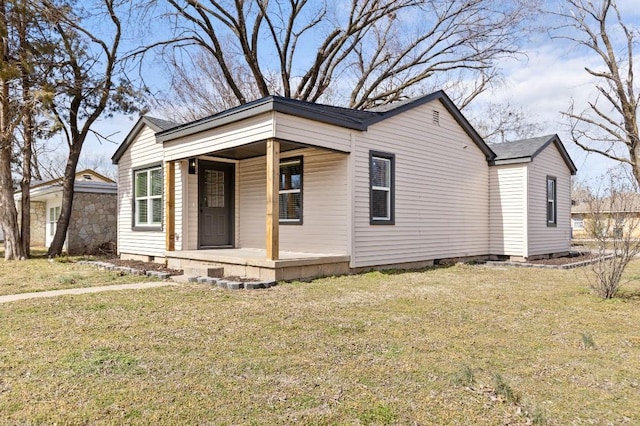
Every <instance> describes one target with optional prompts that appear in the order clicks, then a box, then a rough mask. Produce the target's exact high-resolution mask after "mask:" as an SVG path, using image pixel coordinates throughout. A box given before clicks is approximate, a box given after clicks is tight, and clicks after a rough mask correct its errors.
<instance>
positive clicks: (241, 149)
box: [210, 140, 326, 160]
mask: <svg viewBox="0 0 640 426" xmlns="http://www.w3.org/2000/svg"><path fill="white" fill-rule="evenodd" d="M310 146H311V145H307V144H302V143H299V142H290V141H284V140H280V152H286V151H293V150H294V149H300V148H307V147H310ZM323 149H326V148H323ZM210 155H212V156H215V157H221V158H228V159H230V160H245V159H247V158H253V157H264V156H265V155H267V142H266V141H264V140H262V141H257V142H251V143H248V144H245V145H240V146H235V147H232V148H226V149H221V150H219V151H213V152H211V154H210Z"/></svg>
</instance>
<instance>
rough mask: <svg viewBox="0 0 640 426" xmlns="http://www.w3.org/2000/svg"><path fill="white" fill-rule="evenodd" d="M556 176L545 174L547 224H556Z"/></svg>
mask: <svg viewBox="0 0 640 426" xmlns="http://www.w3.org/2000/svg"><path fill="white" fill-rule="evenodd" d="M556 192H557V188H556V178H555V177H553V176H547V226H556V224H557V217H556V216H557V206H556V204H557V202H556V201H557V196H556Z"/></svg>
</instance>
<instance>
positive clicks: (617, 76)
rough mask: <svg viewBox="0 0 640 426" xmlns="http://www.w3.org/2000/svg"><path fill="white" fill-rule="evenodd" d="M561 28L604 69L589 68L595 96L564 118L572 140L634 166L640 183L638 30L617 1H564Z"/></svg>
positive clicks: (560, 35) (558, 35)
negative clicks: (636, 78) (637, 83)
mask: <svg viewBox="0 0 640 426" xmlns="http://www.w3.org/2000/svg"><path fill="white" fill-rule="evenodd" d="M554 14H555V15H556V16H558V17H559V18H561V20H562V21H563V24H562V25H561V26H560V27H559V28H556V29H555V32H554V33H553V36H554V37H556V38H561V39H567V40H570V41H571V42H573V43H575V44H576V45H577V46H580V47H582V48H584V49H586V51H588V52H590V53H592V54H593V55H594V57H595V58H597V59H598V61H599V62H600V64H601V65H600V67H598V68H590V67H585V71H586V72H587V73H588V74H589V75H591V76H592V77H594V79H595V80H596V84H595V89H596V95H595V96H594V97H593V98H592V99H591V100H590V101H588V102H587V105H586V106H584V107H582V106H579V105H576V104H575V103H574V102H572V104H571V106H570V108H569V110H568V111H567V112H565V113H564V115H565V116H566V117H567V118H568V119H569V122H570V126H571V134H572V138H573V141H574V142H575V143H576V145H578V146H579V147H580V148H582V149H583V150H585V151H587V152H594V153H598V154H600V155H603V156H605V157H608V158H610V159H612V160H615V161H619V162H621V163H624V164H628V165H629V166H631V170H632V172H633V176H634V177H635V179H636V181H637V182H640V145H639V141H640V139H639V137H640V135H639V133H638V119H637V115H638V95H637V92H638V90H637V86H636V84H635V81H634V49H636V47H637V42H636V37H637V30H636V29H634V28H633V27H632V26H630V25H629V24H627V23H625V19H624V17H623V16H622V13H621V12H620V9H619V8H618V6H617V4H616V2H615V0H599V1H592V0H566V1H565V2H564V6H563V8H562V9H561V10H560V11H558V12H554Z"/></svg>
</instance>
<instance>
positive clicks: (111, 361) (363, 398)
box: [0, 261, 640, 425]
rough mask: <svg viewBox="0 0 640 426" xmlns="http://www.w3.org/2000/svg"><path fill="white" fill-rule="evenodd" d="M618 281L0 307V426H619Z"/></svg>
mask: <svg viewBox="0 0 640 426" xmlns="http://www.w3.org/2000/svg"><path fill="white" fill-rule="evenodd" d="M6 265H7V263H0V268H2V270H3V272H2V274H3V276H4V273H5V270H4V268H6ZM10 265H18V264H17V263H11V264H10ZM25 265H26V263H25ZM50 265H55V264H50ZM44 267H47V265H44ZM70 267H71V266H70ZM56 273H57V272H56ZM69 273H72V271H70V272H69ZM32 274H38V272H32ZM52 274H53V272H51V271H49V272H47V273H45V272H42V275H43V276H46V277H49V275H52ZM100 274H106V273H104V272H101V273H100ZM107 275H108V274H107ZM36 276H39V275H36ZM628 276H629V277H630V278H633V279H634V281H633V282H632V283H631V284H629V285H627V286H625V287H623V290H624V291H623V294H622V297H620V298H618V299H614V300H611V301H603V300H600V299H598V298H595V297H594V296H591V295H590V294H589V292H588V290H587V284H586V279H585V274H584V270H581V269H578V270H570V271H557V270H538V269H528V268H517V269H516V268H487V267H483V266H468V265H457V266H453V267H449V268H438V269H430V270H425V271H420V272H406V273H397V274H396V273H380V272H373V273H368V274H362V275H356V276H348V277H338V278H327V279H320V280H316V281H314V282H311V283H288V284H287V283H284V284H280V285H278V286H277V287H274V288H271V289H269V290H258V291H235V292H233V291H222V290H217V289H215V290H214V289H211V287H207V286H205V285H187V286H176V287H166V288H159V289H153V290H144V291H124V292H113V293H99V294H91V295H81V296H64V297H58V298H52V299H40V300H29V301H21V302H14V303H5V304H0V413H1V414H0V417H1V418H2V421H1V422H0V423H9V424H15V423H29V424H40V423H46V424H51V423H56V422H57V423H61V424H233V425H236V424H293V423H302V424H408V425H413V424H421V425H424V424H491V425H494V424H527V423H529V424H531V423H534V424H535V423H537V424H583V423H584V424H607V423H625V422H626V423H630V424H636V423H640V405H639V404H638V402H637V397H638V392H639V391H640V326H639V324H640V285H639V283H638V278H640V261H636V262H634V263H632V264H631V266H630V268H629V271H628ZM41 278H42V277H41ZM127 278H130V279H133V278H134V277H127ZM2 279H4V278H2ZM47 279H49V278H47ZM50 281H56V278H54V277H52V278H51V279H50ZM36 287H38V288H40V287H43V286H37V285H36ZM0 291H2V292H5V293H7V292H8V291H6V290H5V289H4V286H3V285H0Z"/></svg>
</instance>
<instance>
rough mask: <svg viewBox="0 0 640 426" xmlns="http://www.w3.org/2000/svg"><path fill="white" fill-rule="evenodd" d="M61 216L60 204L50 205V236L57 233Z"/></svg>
mask: <svg viewBox="0 0 640 426" xmlns="http://www.w3.org/2000/svg"><path fill="white" fill-rule="evenodd" d="M59 217H60V206H58V207H50V208H49V236H50V237H53V236H54V235H55V234H56V228H57V227H58V218H59ZM41 229H42V228H41Z"/></svg>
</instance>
